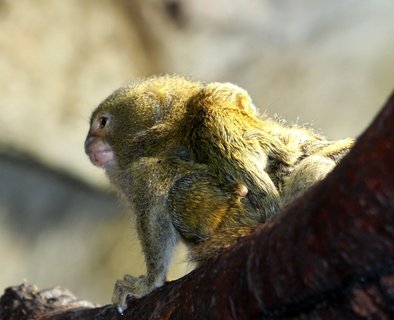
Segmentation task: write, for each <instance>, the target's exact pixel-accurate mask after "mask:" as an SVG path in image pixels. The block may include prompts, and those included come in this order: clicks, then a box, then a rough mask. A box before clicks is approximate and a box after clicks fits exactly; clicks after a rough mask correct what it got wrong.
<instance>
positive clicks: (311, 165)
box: [281, 155, 335, 205]
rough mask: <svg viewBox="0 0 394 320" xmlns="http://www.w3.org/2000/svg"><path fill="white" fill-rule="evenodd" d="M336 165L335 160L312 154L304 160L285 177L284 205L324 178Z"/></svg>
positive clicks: (282, 197)
mask: <svg viewBox="0 0 394 320" xmlns="http://www.w3.org/2000/svg"><path fill="white" fill-rule="evenodd" d="M334 167H335V162H334V161H333V160H331V159H328V158H326V157H321V156H315V155H312V156H309V157H307V158H305V159H304V160H302V161H301V162H300V163H299V164H298V165H297V166H296V167H295V169H294V171H293V172H292V173H291V174H290V175H289V176H288V177H286V178H285V179H284V187H283V190H282V192H281V201H282V205H285V204H287V203H288V202H289V201H291V200H292V199H294V198H295V197H297V196H299V195H300V194H302V193H304V192H305V191H306V190H307V189H308V188H309V187H311V186H312V185H313V184H315V183H316V182H318V181H320V180H323V179H324V177H325V176H326V175H327V174H328V173H329V172H330V171H331V170H332V169H333V168H334Z"/></svg>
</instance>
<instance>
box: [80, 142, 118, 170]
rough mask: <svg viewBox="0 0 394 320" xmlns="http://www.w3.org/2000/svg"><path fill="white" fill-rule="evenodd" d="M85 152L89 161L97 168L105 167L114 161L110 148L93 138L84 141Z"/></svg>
mask: <svg viewBox="0 0 394 320" xmlns="http://www.w3.org/2000/svg"><path fill="white" fill-rule="evenodd" d="M85 152H86V154H87V155H88V156H89V159H90V161H91V162H92V163H93V164H94V165H95V166H98V167H106V166H108V165H110V164H111V163H113V161H114V153H113V151H112V149H111V148H110V146H109V145H108V144H107V143H105V142H103V141H101V140H99V139H98V138H95V137H89V138H88V139H86V142H85Z"/></svg>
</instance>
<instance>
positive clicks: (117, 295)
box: [113, 206, 177, 312]
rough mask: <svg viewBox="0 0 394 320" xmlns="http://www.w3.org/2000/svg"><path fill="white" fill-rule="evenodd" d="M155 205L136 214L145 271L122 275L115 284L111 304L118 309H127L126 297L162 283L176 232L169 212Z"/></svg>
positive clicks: (146, 291) (149, 289)
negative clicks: (135, 275)
mask: <svg viewBox="0 0 394 320" xmlns="http://www.w3.org/2000/svg"><path fill="white" fill-rule="evenodd" d="M163 209H164V208H163V207H162V206H154V207H151V208H149V210H148V211H145V212H143V213H140V214H139V215H138V216H137V228H138V235H139V238H140V241H141V245H142V250H143V252H144V254H145V262H146V267H147V274H146V275H142V276H139V277H134V276H131V275H125V276H124V278H123V280H118V281H116V283H115V291H114V295H113V303H114V304H116V305H117V306H118V310H119V312H122V311H123V310H125V309H126V308H127V303H126V299H127V297H128V296H133V297H136V298H139V297H142V296H144V295H146V294H148V293H150V292H151V291H152V290H154V289H155V288H157V287H160V286H162V285H163V284H164V282H165V280H166V276H167V272H168V267H169V264H170V261H171V258H172V252H173V248H174V246H175V243H176V240H177V235H176V231H175V228H174V227H173V225H172V222H171V219H170V216H169V214H167V212H166V211H165V210H163Z"/></svg>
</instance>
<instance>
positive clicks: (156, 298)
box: [0, 94, 394, 320]
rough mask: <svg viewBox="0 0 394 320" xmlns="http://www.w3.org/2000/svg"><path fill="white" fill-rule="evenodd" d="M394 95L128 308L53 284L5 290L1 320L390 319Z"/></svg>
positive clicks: (393, 304)
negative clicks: (253, 216)
mask: <svg viewBox="0 0 394 320" xmlns="http://www.w3.org/2000/svg"><path fill="white" fill-rule="evenodd" d="M393 164H394V94H393V95H392V96H391V98H390V99H389V100H388V102H387V103H386V106H385V107H384V108H383V110H382V111H381V112H380V114H379V115H378V117H377V118H376V119H375V121H374V122H373V123H372V125H371V126H370V128H369V129H368V130H367V131H366V132H365V133H364V134H363V135H362V136H361V137H360V138H359V139H358V141H357V143H356V145H355V147H354V148H353V149H352V150H351V151H350V153H349V154H348V155H347V156H346V157H345V158H344V159H343V161H342V162H341V163H340V164H339V165H338V166H337V167H336V168H335V170H334V171H333V172H332V173H331V174H330V175H329V176H328V177H327V178H326V179H325V180H324V181H322V182H321V183H319V184H318V185H316V186H315V187H314V188H312V189H311V190H310V191H309V192H307V193H306V194H305V195H303V196H302V197H301V198H299V199H297V200H296V201H294V202H293V203H292V204H291V205H290V206H288V207H287V208H285V210H283V211H282V212H281V213H280V214H278V215H277V216H275V217H274V218H273V219H272V220H271V221H270V222H268V223H266V224H265V225H263V226H261V228H259V230H257V231H256V232H255V233H254V234H252V235H251V236H249V237H245V238H243V239H240V241H239V242H238V243H237V244H236V245H235V246H233V247H232V248H229V249H228V250H225V252H223V253H222V254H221V255H220V257H218V258H217V259H216V260H212V261H210V263H209V264H207V265H206V266H203V267H201V268H199V269H197V270H194V271H193V272H191V273H190V274H188V275H187V276H185V277H183V278H181V279H179V280H177V281H173V282H170V283H167V284H166V285H164V286H163V287H161V288H159V289H157V290H155V291H154V292H152V293H151V294H150V295H148V296H146V297H144V298H141V299H138V300H137V299H131V300H130V301H129V307H128V309H127V310H126V312H125V315H124V316H121V315H119V314H117V312H116V311H115V309H114V308H113V307H111V306H105V307H96V308H95V307H94V306H92V305H91V304H89V303H86V302H83V301H78V300H76V299H75V298H74V297H73V296H72V295H71V293H69V292H67V291H65V290H61V289H58V288H55V289H51V290H46V291H42V292H38V290H37V289H36V288H34V287H32V286H28V285H21V286H19V287H12V288H8V289H6V291H5V293H4V295H3V296H2V298H1V299H0V319H4V320H9V319H40V320H44V319H58V320H60V319H61V320H66V319H86V320H89V319H255V318H263V319H353V318H356V319H393V318H394V168H393Z"/></svg>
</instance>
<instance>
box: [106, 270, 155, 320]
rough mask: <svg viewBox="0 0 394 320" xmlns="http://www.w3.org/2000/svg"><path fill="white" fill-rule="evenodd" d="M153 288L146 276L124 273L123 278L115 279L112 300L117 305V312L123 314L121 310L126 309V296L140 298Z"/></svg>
mask: <svg viewBox="0 0 394 320" xmlns="http://www.w3.org/2000/svg"><path fill="white" fill-rule="evenodd" d="M153 289H154V288H152V287H151V286H150V285H149V284H148V281H147V278H146V276H139V277H133V276H130V275H128V274H126V275H125V276H124V278H123V280H117V281H116V282H115V290H114V294H113V296H112V302H113V304H114V305H115V306H116V307H117V309H118V312H119V313H120V314H123V311H124V310H126V309H127V302H126V300H127V297H128V296H132V297H136V298H140V297H142V296H144V295H146V294H147V293H149V292H150V291H152V290H153Z"/></svg>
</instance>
